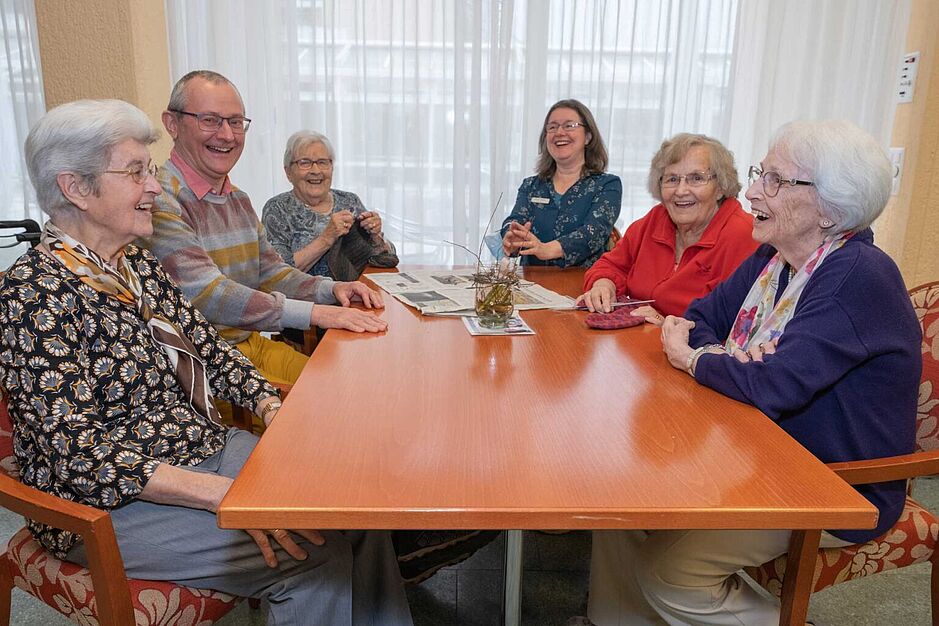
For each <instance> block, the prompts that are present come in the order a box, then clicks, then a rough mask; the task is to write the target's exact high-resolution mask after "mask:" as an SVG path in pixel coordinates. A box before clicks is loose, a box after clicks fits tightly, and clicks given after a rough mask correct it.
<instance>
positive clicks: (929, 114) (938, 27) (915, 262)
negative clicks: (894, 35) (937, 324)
mask: <svg viewBox="0 0 939 626" xmlns="http://www.w3.org/2000/svg"><path fill="white" fill-rule="evenodd" d="M937 32H939V2H936V1H935V0H913V7H912V14H911V16H910V28H909V33H908V35H907V46H906V51H907V52H916V51H919V52H920V54H921V57H920V62H919V69H918V76H917V80H916V88H915V91H914V92H913V102H910V103H906V104H900V105H898V106H897V113H896V118H895V120H894V126H893V141H892V142H891V144H892V145H893V146H896V147H902V148H904V149H905V150H906V152H905V154H904V163H903V177H902V179H901V182H900V193H899V194H898V195H897V196H895V197H894V199H893V201H891V203H890V204H889V205H888V207H887V210H886V211H885V212H884V215H883V216H882V217H881V218H880V220H878V222H877V224H876V228H877V241H878V243H879V244H880V246H881V247H882V248H883V249H884V250H886V251H887V253H888V254H890V256H892V257H893V258H894V260H896V261H897V264H898V265H899V266H900V271H901V272H903V279H904V280H905V281H906V284H907V286H908V287H913V286H915V285H919V284H922V283H924V282H928V281H933V280H939V251H937V247H939V167H937V163H936V158H937V157H939V63H937V59H936V56H937V54H939V42H937V37H936V33H937Z"/></svg>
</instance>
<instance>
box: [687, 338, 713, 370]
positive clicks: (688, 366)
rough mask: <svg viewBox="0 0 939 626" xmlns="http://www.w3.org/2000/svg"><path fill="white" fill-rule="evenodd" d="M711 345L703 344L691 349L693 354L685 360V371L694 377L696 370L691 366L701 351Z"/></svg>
mask: <svg viewBox="0 0 939 626" xmlns="http://www.w3.org/2000/svg"><path fill="white" fill-rule="evenodd" d="M709 347H710V346H709V345H707V346H701V347H700V348H695V349H694V350H692V351H691V354H689V355H688V360H687V361H685V371H686V372H688V374H689V375H691V376H692V377H694V371H693V370H692V369H691V367H692V366H693V365H694V362H695V359H697V358H698V357H699V356H701V353H702V352H704V351H705V350H707V349H708V348H709Z"/></svg>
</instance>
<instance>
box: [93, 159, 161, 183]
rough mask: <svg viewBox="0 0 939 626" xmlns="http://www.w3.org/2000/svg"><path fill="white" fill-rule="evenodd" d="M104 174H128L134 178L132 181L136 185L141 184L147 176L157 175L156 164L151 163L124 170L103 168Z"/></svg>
mask: <svg viewBox="0 0 939 626" xmlns="http://www.w3.org/2000/svg"><path fill="white" fill-rule="evenodd" d="M103 173H104V174H124V175H125V176H130V177H131V178H132V179H134V182H135V183H137V184H138V185H142V184H143V183H144V181H145V180H147V176H156V175H157V166H156V165H155V164H153V163H150V164H149V165H146V166H145V165H143V164H141V165H138V166H136V167H129V168H127V169H126V170H104V172H103Z"/></svg>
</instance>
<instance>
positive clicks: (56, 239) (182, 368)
mask: <svg viewBox="0 0 939 626" xmlns="http://www.w3.org/2000/svg"><path fill="white" fill-rule="evenodd" d="M41 241H42V243H43V245H45V246H46V248H47V249H48V250H49V252H50V253H51V254H52V256H54V257H55V258H56V259H58V260H59V262H61V263H62V265H64V266H65V267H66V268H68V269H69V271H71V272H72V273H73V274H75V275H76V276H78V278H79V280H81V282H83V283H84V284H86V285H88V286H89V287H91V288H92V289H94V290H95V291H97V292H99V293H104V294H107V295H108V296H109V297H112V298H114V299H116V300H118V301H120V302H123V303H124V304H129V305H133V306H135V307H136V308H137V310H138V311H139V312H140V316H141V317H142V318H143V320H144V322H146V324H147V328H148V329H149V330H150V335H151V336H152V337H153V340H154V341H155V342H156V343H157V344H158V345H159V346H160V347H161V348H162V349H163V351H164V352H165V353H166V356H167V358H169V360H170V364H172V366H173V368H174V369H175V371H176V378H177V379H178V380H179V384H180V386H181V387H182V388H183V391H184V392H185V393H186V396H187V398H188V399H189V404H190V406H192V408H193V410H194V411H196V412H197V413H199V414H200V415H201V416H203V417H205V418H207V419H211V420H214V421H216V422H218V421H220V418H219V414H218V411H217V410H216V409H215V404H214V403H213V402H212V394H211V391H210V388H209V381H208V379H207V378H206V375H205V365H204V364H203V362H202V359H201V358H199V353H198V351H197V350H196V347H195V346H194V345H192V342H191V341H189V339H188V338H186V336H185V335H183V334H182V333H181V332H180V331H179V329H177V328H176V326H175V325H174V324H173V323H172V322H170V321H169V320H167V319H165V318H162V317H159V316H157V315H155V314H154V312H153V310H152V309H151V308H150V306H148V305H147V303H146V302H145V301H144V298H143V287H142V286H141V283H140V277H139V276H137V273H136V272H135V271H134V269H133V267H131V265H130V263H129V262H128V261H127V258H126V257H125V256H124V254H123V253H121V255H120V256H119V257H118V260H117V263H116V265H117V269H115V268H114V267H112V266H111V265H109V264H108V263H107V262H105V260H104V259H102V258H101V257H100V256H99V255H98V254H96V253H95V252H93V251H92V250H90V249H89V248H88V247H87V246H85V245H83V244H82V243H80V242H78V241H76V240H75V239H74V238H72V237H71V236H69V235H68V234H67V233H66V232H65V231H63V230H62V229H60V228H58V227H57V226H56V225H55V224H53V223H52V222H51V221H48V222H46V224H45V226H44V227H43V231H42V239H41Z"/></svg>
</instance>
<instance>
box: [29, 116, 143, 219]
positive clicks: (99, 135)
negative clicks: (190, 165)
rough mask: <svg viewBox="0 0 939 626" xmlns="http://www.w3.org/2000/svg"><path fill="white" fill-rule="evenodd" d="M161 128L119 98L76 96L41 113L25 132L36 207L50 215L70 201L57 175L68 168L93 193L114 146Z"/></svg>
mask: <svg viewBox="0 0 939 626" xmlns="http://www.w3.org/2000/svg"><path fill="white" fill-rule="evenodd" d="M159 137H160V132H159V131H158V130H157V129H156V127H155V126H154V125H153V124H152V123H151V122H150V120H149V119H148V118H147V114H146V113H144V112H143V111H141V110H140V109H138V108H137V107H135V106H134V105H132V104H130V103H128V102H124V101H123V100H76V101H74V102H69V103H67V104H63V105H60V106H57V107H55V108H54V109H52V110H51V111H49V112H48V113H46V114H45V115H43V116H42V118H41V119H40V120H39V122H38V123H37V124H36V125H35V126H34V127H33V129H32V130H31V131H29V135H28V136H27V137H26V168H27V170H28V171H29V179H30V180H31V181H32V183H33V187H34V188H35V189H36V197H37V200H38V201H39V207H40V208H41V209H42V210H43V211H45V212H46V213H48V214H49V215H53V214H54V213H55V212H57V211H61V210H65V209H68V208H71V207H72V203H71V202H69V201H68V199H66V197H65V196H64V195H63V194H62V190H61V189H59V185H58V182H57V181H56V177H57V176H58V175H59V174H61V173H62V172H72V173H74V174H75V175H76V176H78V178H80V179H81V181H82V184H83V185H85V189H86V190H87V191H90V192H91V193H94V194H97V193H98V183H99V179H98V177H99V176H100V175H101V173H102V172H104V170H106V169H107V167H108V164H109V163H110V162H111V152H112V150H113V149H114V147H115V146H116V145H117V144H119V143H121V142H123V141H126V140H128V139H133V140H135V141H139V142H140V143H142V144H144V145H150V144H152V143H153V142H155V141H156V140H157V139H159Z"/></svg>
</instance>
